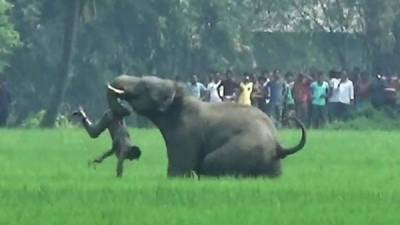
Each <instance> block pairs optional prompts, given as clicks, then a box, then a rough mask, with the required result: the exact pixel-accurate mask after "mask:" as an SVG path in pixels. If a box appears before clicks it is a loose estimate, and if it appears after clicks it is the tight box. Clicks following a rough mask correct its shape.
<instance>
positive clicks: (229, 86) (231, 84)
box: [218, 80, 239, 96]
mask: <svg viewBox="0 0 400 225" xmlns="http://www.w3.org/2000/svg"><path fill="white" fill-rule="evenodd" d="M221 87H223V88H224V96H232V95H233V94H234V93H235V90H236V89H237V88H238V87H239V85H238V84H237V83H236V82H235V81H233V80H224V81H222V82H221V84H220V85H219V86H218V93H219V90H220V89H221Z"/></svg>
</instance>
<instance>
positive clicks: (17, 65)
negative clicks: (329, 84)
mask: <svg viewBox="0 0 400 225" xmlns="http://www.w3.org/2000/svg"><path fill="white" fill-rule="evenodd" d="M399 8H400V2H398V1H396V0H209V1H196V0H125V1H112V0H71V1H63V0H40V1H39V0H8V1H6V0H3V1H0V22H1V23H2V26H1V29H0V69H1V70H2V71H3V74H4V75H5V76H6V77H7V80H8V84H9V86H10V88H11V91H12V95H13V100H14V105H13V113H12V114H13V122H12V123H13V124H15V125H19V124H21V123H22V122H23V121H24V120H25V119H26V118H27V117H29V116H31V115H33V114H35V113H36V112H38V111H40V110H43V109H45V110H46V114H45V116H44V118H43V121H42V123H41V125H42V126H43V127H52V126H54V121H55V119H56V116H57V115H58V114H59V113H60V111H61V112H62V111H63V109H64V108H65V107H66V106H68V105H71V106H73V107H74V106H77V105H79V104H82V105H85V106H86V107H87V108H88V110H89V111H91V112H94V113H95V114H96V113H97V112H101V111H102V110H100V109H101V108H103V107H105V101H104V99H105V96H104V89H105V82H106V81H107V80H110V79H111V78H112V77H114V76H116V75H118V74H122V73H128V74H154V75H159V76H163V77H168V78H172V77H175V76H181V77H189V76H190V75H191V74H193V73H199V74H203V73H204V72H206V69H225V68H231V69H233V70H236V71H245V70H250V69H251V70H254V69H259V70H263V69H266V68H269V69H272V68H275V67H279V68H281V69H287V70H290V69H292V70H296V69H297V70H298V69H305V68H306V67H317V68H319V69H325V68H352V67H355V66H357V67H361V68H362V69H367V70H369V71H371V72H374V73H378V72H379V73H385V72H393V71H399V69H400V68H399V65H398V64H397V63H396V62H397V59H399V54H400V13H399V12H400V10H398V9H399ZM302 67H304V68H302ZM321 67H323V68H321Z"/></svg>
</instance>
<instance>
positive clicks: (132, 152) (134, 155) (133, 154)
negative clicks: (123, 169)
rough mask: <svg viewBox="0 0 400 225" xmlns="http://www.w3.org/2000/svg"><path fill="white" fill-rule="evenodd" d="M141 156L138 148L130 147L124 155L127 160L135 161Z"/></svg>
mask: <svg viewBox="0 0 400 225" xmlns="http://www.w3.org/2000/svg"><path fill="white" fill-rule="evenodd" d="M141 155H142V152H141V151H140V148H139V147H138V146H132V147H130V148H129V149H128V152H127V153H126V158H127V159H129V160H135V159H139V158H140V156H141Z"/></svg>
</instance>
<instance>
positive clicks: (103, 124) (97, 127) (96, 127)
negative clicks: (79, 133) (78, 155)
mask: <svg viewBox="0 0 400 225" xmlns="http://www.w3.org/2000/svg"><path fill="white" fill-rule="evenodd" d="M72 115H74V116H80V117H81V118H82V124H83V126H84V127H85V130H86V131H87V133H88V134H89V136H90V137H91V138H97V137H98V136H99V135H100V134H101V133H102V132H103V131H104V130H106V129H107V128H108V126H109V125H110V122H111V120H112V113H111V111H110V110H108V111H106V112H105V113H104V115H103V117H101V119H100V120H99V121H98V122H97V123H96V124H93V123H92V122H91V121H90V120H89V118H88V116H87V115H86V113H85V111H84V110H83V108H82V107H79V110H78V111H76V112H74V113H73V114H72Z"/></svg>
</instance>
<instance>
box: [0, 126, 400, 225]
mask: <svg viewBox="0 0 400 225" xmlns="http://www.w3.org/2000/svg"><path fill="white" fill-rule="evenodd" d="M280 134H281V137H282V138H281V139H282V142H283V143H284V144H285V145H292V144H295V143H296V142H297V141H298V138H299V135H300V134H299V133H298V132H297V131H296V132H295V131H284V132H280ZM132 136H133V137H134V139H135V140H136V142H137V143H138V144H139V145H140V146H141V148H142V150H143V155H142V158H141V160H140V161H139V162H134V163H130V162H128V163H127V164H126V166H125V169H126V170H125V174H124V178H123V179H121V180H119V179H116V178H115V177H114V175H115V161H116V160H115V158H111V159H109V160H107V161H105V162H104V164H102V165H100V166H98V167H97V169H96V170H95V169H93V168H89V167H88V166H87V162H88V160H89V159H93V158H94V157H95V156H97V155H98V154H100V153H101V152H103V151H104V150H106V149H107V148H108V147H109V146H110V141H109V139H108V136H107V135H106V134H104V135H102V136H101V137H100V138H99V139H97V140H91V139H89V138H88V137H87V136H86V135H85V134H84V133H83V131H82V130H54V131H53V130H46V131H41V130H0V224H4V225H13V224H15V225H17V224H18V225H30V224H31V225H62V224H68V225H88V224H96V225H97V224H100V225H103V224H115V225H123V224H205V225H212V224H218V225H219V224H234V225H235V224H237V225H244V224H273V225H277V224H287V225H295V224H305V225H310V224H318V225H330V224H349V225H367V224H370V225H378V224H379V225H380V224H382V225H390V224H393V225H398V224H400V174H399V173H400V148H399V147H398V146H399V144H398V142H399V140H400V132H397V133H396V132H378V131H376V132H372V131H371V132H369V131H368V132H352V131H310V132H309V135H308V143H307V145H306V148H305V149H304V150H303V151H301V152H300V153H298V154H297V155H295V156H293V157H289V158H288V159H286V160H284V161H283V174H282V176H281V177H280V178H278V179H274V180H270V179H240V180H236V179H232V178H224V179H211V178H210V179H202V180H201V181H197V180H194V179H168V178H167V177H166V165H167V163H166V152H165V147H164V145H163V142H162V140H161V137H160V135H159V133H158V132H157V131H155V130H132Z"/></svg>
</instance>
